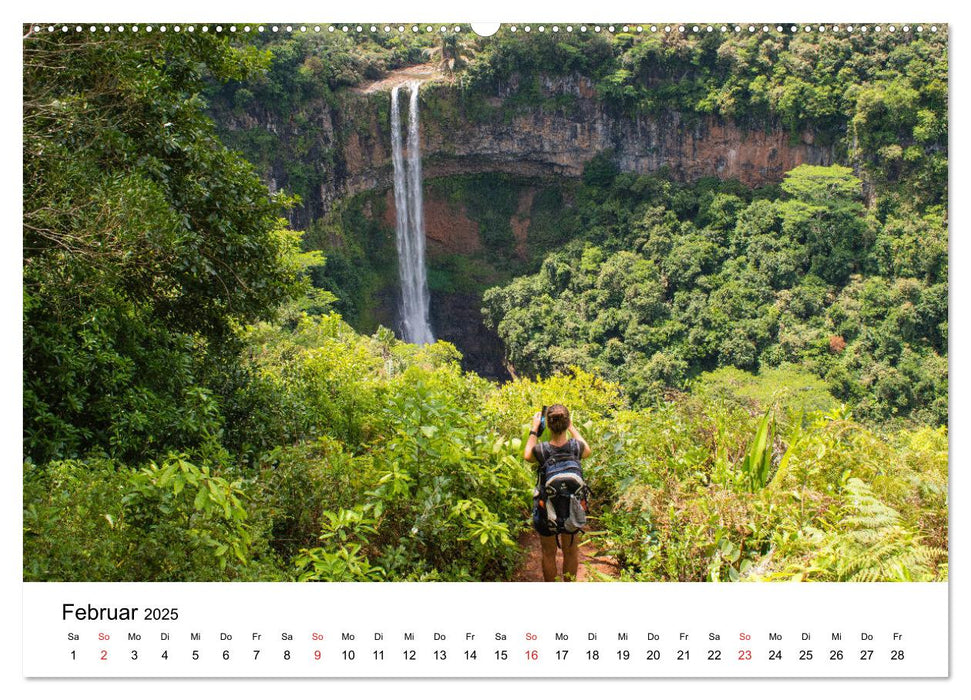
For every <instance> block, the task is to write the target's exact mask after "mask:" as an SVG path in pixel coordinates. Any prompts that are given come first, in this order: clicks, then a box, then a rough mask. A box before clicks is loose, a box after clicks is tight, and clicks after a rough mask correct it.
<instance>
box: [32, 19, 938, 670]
mask: <svg viewBox="0 0 971 700" xmlns="http://www.w3.org/2000/svg"><path fill="white" fill-rule="evenodd" d="M346 9H347V8H345V10H346ZM43 14H44V13H42V12H41V13H39V15H43ZM262 14H263V15H264V18H265V19H268V20H273V19H287V18H288V17H286V16H284V15H287V13H285V12H284V13H283V14H281V15H279V16H278V17H274V15H277V14H278V12H277V11H276V10H274V9H273V8H263V10H262ZM326 14H327V11H326V9H322V10H319V11H316V12H312V13H309V14H308V16H307V17H305V19H312V20H317V21H307V22H297V21H286V22H279V21H266V22H261V21H253V22H230V21H226V22H205V21H183V22H176V21H150V19H149V20H144V21H138V22H119V21H109V19H108V18H107V17H105V18H99V17H97V16H96V15H94V14H91V13H86V12H83V11H80V12H76V13H75V15H76V19H77V17H79V16H85V15H90V16H88V17H87V19H88V20H90V21H84V22H79V21H72V22H67V23H65V22H50V21H43V22H41V21H31V19H30V18H28V19H27V20H26V21H25V23H24V24H23V26H22V61H23V73H22V89H23V102H22V107H23V110H22V111H23V183H24V186H23V225H22V231H23V235H22V254H23V260H22V283H23V295H22V306H23V308H22V317H23V357H22V364H23V382H22V396H23V424H22V427H23V434H22V449H23V467H22V502H23V540H22V544H23V570H22V579H23V583H22V599H23V633H22V634H23V636H22V643H23V669H22V673H23V676H24V677H25V678H28V679H36V681H31V682H41V680H40V679H51V678H73V679H82V678H83V679H92V678H101V679H118V678H127V679H159V678H182V679H186V678H223V679H227V678H305V679H336V678H350V679H363V678H394V679H411V678H456V679H460V678H464V679H472V678H475V679H486V678H489V679H492V678H532V679H554V678H555V679H563V678H577V679H581V678H626V679H658V678H671V679H687V678H722V679H738V678H779V679H785V678H790V679H791V678H800V679H807V678H813V679H815V678H830V679H832V678H867V679H891V678H925V679H941V678H947V677H948V676H949V675H950V672H951V665H950V661H949V655H950V648H949V635H950V634H951V629H950V624H949V587H948V586H949V584H948V580H949V577H948V570H949V427H948V426H949V410H948V407H949V391H948V380H949V365H948V320H949V285H948V263H949V244H948V241H949V238H948V230H949V210H948V201H949V200H948V175H949V169H948V157H949V130H948V122H949V119H948V114H949V111H948V110H949V88H948V85H949V69H948V59H949V31H950V29H949V25H948V24H947V23H946V22H931V21H917V20H920V19H926V18H927V17H926V14H927V13H926V12H922V11H921V9H920V8H919V7H915V8H912V10H911V11H909V12H904V13H902V14H901V15H898V16H895V17H893V18H891V19H893V20H901V21H889V20H887V21H879V22H846V21H842V20H840V21H828V22H823V21H814V22H811V23H807V22H798V23H793V22H778V21H755V20H757V19H760V18H759V17H755V16H752V15H751V13H739V16H738V18H737V19H740V20H741V19H744V20H745V21H744V22H741V21H739V22H729V21H717V22H715V21H711V22H702V21H661V18H658V19H657V20H656V21H633V20H651V19H652V17H651V14H652V13H651V8H650V7H644V8H641V9H636V11H632V10H631V9H630V8H625V9H624V11H623V12H618V13H617V14H616V16H612V17H608V18H607V21H602V20H601V21H589V22H586V21H563V20H557V19H556V18H555V17H554V16H553V15H552V13H551V14H550V16H548V18H547V19H548V21H534V19H530V21H508V22H482V23H479V22H472V23H469V22H461V21H453V20H451V19H450V14H449V13H443V16H442V17H440V18H439V19H440V20H448V21H429V20H428V18H426V17H424V16H420V15H419V16H415V17H413V20H414V21H409V22H404V21H394V22H392V21H377V20H374V19H372V17H371V15H369V14H368V13H367V12H362V14H361V16H360V17H359V18H354V17H351V18H350V19H352V20H357V21H347V20H346V16H345V15H341V16H340V17H337V18H332V21H322V20H324V19H327V18H326V17H325V15H326ZM593 14H595V15H597V16H598V17H602V15H603V13H601V12H597V13H593ZM724 14H725V13H724V12H722V13H721V14H720V15H717V16H722V17H723V16H724ZM789 14H790V15H791V14H792V13H789ZM405 15H406V13H404V12H403V10H402V11H396V12H393V13H390V14H389V15H387V16H386V18H385V19H386V20H390V19H395V18H397V19H403V18H406V16H405ZM715 17H716V15H713V16H712V19H714V18H715ZM41 18H43V17H41V16H38V17H37V18H36V19H41ZM226 18H227V19H231V18H232V17H231V14H230V15H227V16H226ZM863 18H864V19H865V17H863ZM938 18H940V17H938ZM48 19H49V18H48ZM289 19H300V17H298V16H295V15H290V16H289ZM761 19H763V20H771V19H773V17H772V16H770V15H769V14H766V15H764V16H763V17H761ZM774 19H775V20H778V19H779V17H778V16H776V17H775V18H774ZM835 19H838V17H834V20H835ZM881 19H884V20H886V18H881ZM932 19H933V18H932ZM338 20H340V21H338ZM419 20H420V21H419ZM903 20H912V21H903Z"/></svg>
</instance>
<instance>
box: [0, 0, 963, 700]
mask: <svg viewBox="0 0 971 700" xmlns="http://www.w3.org/2000/svg"><path fill="white" fill-rule="evenodd" d="M282 7H283V8H285V9H284V10H283V11H281V8H280V7H277V8H274V9H273V12H272V13H269V12H268V10H269V9H270V8H268V7H267V6H266V5H265V3H258V2H253V1H252V0H240V1H238V2H233V3H225V4H222V5H215V6H214V5H212V4H209V5H207V6H205V7H204V6H203V5H202V4H201V3H198V2H197V1H196V2H191V1H188V0H174V1H172V2H165V3H164V5H161V6H152V5H143V6H130V5H128V4H127V3H116V2H109V3H104V2H87V3H84V4H83V5H80V6H79V5H78V3H76V2H66V1H64V0H53V1H52V2H46V3H42V4H35V5H29V4H21V5H19V6H18V7H16V8H15V12H16V13H17V17H16V18H14V17H7V16H6V15H7V13H8V12H9V11H8V10H4V16H5V20H6V21H5V22H4V23H3V24H2V25H0V26H2V27H3V29H4V32H5V33H4V43H3V48H2V50H3V51H4V56H3V57H4V59H5V60H4V61H3V63H2V64H0V65H2V66H3V68H2V70H0V73H2V75H3V83H2V85H3V87H4V88H5V92H6V94H8V95H15V94H18V92H19V91H20V89H21V84H20V76H19V73H18V71H17V67H18V66H19V64H20V37H19V32H20V25H21V23H23V22H28V21H37V20H38V14H40V15H41V16H43V17H44V18H50V19H51V20H53V21H59V20H62V19H69V18H70V19H82V18H84V17H91V18H95V17H97V18H99V19H100V18H102V17H112V18H117V19H119V20H124V21H139V20H141V21H146V20H153V21H159V20H161V19H164V20H165V21H171V20H173V19H177V20H179V21H186V20H187V19H188V20H197V21H213V20H221V21H225V20H226V19H234V20H235V19H239V20H244V21H245V20H249V21H266V20H267V19H268V14H273V15H274V16H276V15H278V14H280V15H285V16H286V17H288V18H292V19H299V18H318V17H320V18H322V19H326V20H328V21H341V20H342V19H344V20H359V19H363V20H368V19H373V20H375V21H382V20H383V19H385V18H394V19H395V20H402V21H406V20H407V21H426V20H427V21H461V22H468V21H488V20H493V21H495V20H500V19H501V20H502V21H504V22H522V21H596V20H603V21H616V20H618V19H621V18H640V17H643V18H644V19H645V20H647V21H667V20H670V21H679V20H690V19H692V18H696V19H697V20H699V21H719V20H720V21H747V20H749V19H751V20H763V19H765V18H767V17H771V18H773V20H777V19H785V20H788V21H797V22H802V21H826V22H840V21H846V22H857V23H859V22H860V21H861V20H868V21H900V20H906V21H914V20H915V19H918V20H924V19H926V20H927V21H948V23H949V24H950V27H949V32H950V36H951V44H952V51H951V56H952V64H951V69H952V78H951V90H950V104H951V119H950V122H951V124H952V128H951V131H950V133H951V140H952V142H951V149H950V151H951V158H950V163H949V167H950V178H951V192H953V193H957V192H959V189H958V187H959V186H967V185H968V184H969V180H968V177H967V169H966V168H965V163H967V162H968V158H969V156H971V152H969V149H968V147H967V146H966V142H965V141H964V139H962V136H961V134H960V133H959V130H958V129H957V128H956V126H957V122H956V121H955V119H954V115H955V114H961V115H967V114H969V113H971V109H969V105H968V99H967V96H966V90H961V88H960V85H959V83H958V81H957V80H956V79H955V78H954V77H953V76H954V75H961V76H965V81H966V76H968V75H969V74H971V71H969V67H971V66H969V64H968V59H967V56H968V55H969V54H971V41H969V40H968V39H967V37H968V36H971V23H968V22H966V21H965V17H966V14H964V13H961V14H957V13H958V11H957V10H955V9H954V8H953V6H951V5H950V4H949V3H947V2H941V1H940V0H930V1H927V0H925V1H923V2H899V1H885V2H881V3H879V5H877V6H875V7H866V8H860V7H858V6H857V5H855V4H852V3H847V2H845V1H837V0H813V1H812V2H809V3H806V4H805V6H803V7H799V6H795V5H792V4H790V5H787V6H780V4H779V3H777V2H764V1H763V2H756V3H753V2H746V3H744V4H742V3H734V4H733V3H725V2H716V1H715V0H704V1H703V2H695V3H692V4H691V6H690V7H689V6H686V5H682V4H669V5H663V6H662V5H657V6H654V4H653V3H648V2H644V1H642V2H632V1H630V0H618V1H613V2H610V3H589V6H585V5H584V4H582V3H576V4H573V5H571V6H565V5H564V4H563V3H562V2H559V3H556V2H548V3H532V4H527V3H523V2H521V0H489V1H488V2H479V3H475V4H472V5H470V6H460V5H458V4H457V3H455V2H446V1H445V0H432V1H426V2H423V3H422V4H421V5H420V6H411V7H409V6H406V5H403V4H401V3H400V2H398V3H391V2H389V1H388V0H378V1H377V2H370V3H367V4H366V5H365V4H359V5H357V6H354V5H351V6H349V5H346V4H345V5H341V4H335V5H334V6H330V7H328V6H327V5H326V4H321V3H319V2H318V3H311V2H306V1H305V0H301V1H300V2H290V3H286V5H285V6H282ZM11 14H12V13H11ZM780 15H783V16H782V17H780ZM14 32H16V33H17V35H16V36H15V35H14ZM2 119H3V121H2V128H3V135H4V137H5V138H4V139H3V141H2V143H3V148H4V154H3V155H5V156H6V157H5V158H4V159H3V163H5V168H6V174H7V177H5V178H4V180H3V183H4V185H5V187H4V191H3V195H2V196H3V198H4V204H5V205H6V206H5V207H4V209H3V211H4V212H5V213H6V214H7V222H8V224H9V226H8V230H7V235H5V236H4V238H3V240H4V243H3V244H2V245H4V246H7V247H8V250H7V251H5V252H7V255H4V256H3V258H2V259H3V260H4V261H5V262H6V265H7V266H8V269H6V270H4V272H5V273H6V274H4V275H2V276H0V280H2V281H0V284H2V285H4V286H3V291H4V292H6V293H5V294H3V295H2V297H0V298H3V299H4V300H6V302H7V303H6V304H4V306H3V308H4V316H3V322H4V324H3V328H5V329H7V330H6V332H5V333H4V334H3V336H2V337H3V343H2V345H0V348H2V349H0V358H2V362H3V367H4V370H5V371H4V372H3V374H2V381H3V385H0V390H5V391H3V394H2V395H4V396H7V397H16V398H17V400H16V401H9V402H8V403H6V404H5V405H4V408H3V418H5V419H6V420H4V421H2V423H0V425H2V428H0V430H2V431H3V432H2V434H3V437H4V439H3V443H2V444H3V447H4V448H5V449H6V450H8V451H9V452H11V453H15V452H16V451H17V450H19V449H20V444H21V435H22V430H21V423H20V419H21V411H20V406H19V405H16V404H18V403H19V397H20V396H21V388H22V387H21V376H20V367H19V357H20V347H21V345H20V339H19V338H17V337H16V336H17V333H16V332H15V330H13V329H19V327H20V319H21V310H20V308H19V303H17V302H19V299H20V286H19V283H18V275H19V268H18V267H17V266H18V265H19V260H18V256H17V255H16V252H17V250H18V249H19V246H18V244H17V242H16V241H15V238H14V236H13V235H12V234H13V232H14V231H16V230H18V228H19V227H18V224H17V222H15V220H14V217H16V216H18V213H17V211H16V210H17V204H18V202H19V197H18V192H19V187H18V183H19V182H20V176H19V175H17V172H19V168H18V166H19V164H20V163H21V159H22V153H21V147H20V146H21V144H20V140H19V139H17V138H14V137H13V136H14V135H15V134H19V133H20V132H19V127H18V126H17V125H18V124H19V121H20V108H19V106H18V105H17V104H16V101H15V100H13V99H9V100H7V101H5V104H4V106H3V108H2ZM15 168H17V170H16V171H15ZM961 205H962V201H961V199H960V197H959V196H955V197H952V201H951V203H950V207H949V217H950V222H951V226H950V230H951V232H952V233H951V237H950V241H951V251H950V261H949V262H950V267H951V268H952V269H953V268H954V266H955V264H956V263H960V264H961V265H962V271H963V268H964V267H967V265H969V264H971V260H969V257H968V252H967V245H968V244H967V243H964V242H963V241H961V240H960V239H959V237H958V236H957V235H955V233H954V232H955V231H959V230H960V226H959V224H956V223H955V222H956V221H959V222H964V221H968V220H971V218H969V217H968V215H967V214H966V212H965V211H964V209H963V207H962V206H961ZM964 277H966V276H964ZM950 291H951V301H950V310H951V312H952V315H953V318H952V320H951V327H950V338H951V344H952V349H951V352H950V353H949V357H951V358H955V357H957V356H956V355H955V353H954V348H957V347H961V348H966V347H968V345H969V343H968V334H967V328H968V323H967V321H968V319H967V315H966V314H967V312H966V311H965V310H964V308H962V307H963V305H964V304H965V303H967V302H968V301H969V300H971V292H969V288H968V286H967V283H965V282H964V281H963V279H962V276H961V275H956V276H955V277H954V279H952V280H951V286H950ZM955 321H957V322H955ZM12 331H13V332H12ZM965 354H967V353H965ZM961 359H963V358H961ZM960 365H961V363H954V364H953V372H952V375H951V388H950V400H951V416H952V425H951V435H952V441H951V447H950V454H951V456H952V457H951V463H952V464H957V465H958V466H957V467H956V468H952V470H951V494H952V498H951V533H950V536H951V540H952V541H954V542H961V541H963V539H962V537H961V536H962V535H966V534H967V529H968V528H967V523H968V517H967V516H966V515H964V514H963V513H962V512H961V510H960V509H959V507H958V506H957V505H956V504H955V500H954V496H955V495H956V494H957V492H958V490H959V488H960V490H961V492H962V494H965V495H966V494H967V488H966V485H965V483H964V481H963V478H964V477H962V475H961V471H962V470H961V468H960V467H961V464H960V463H959V458H961V457H967V456H969V454H971V451H969V449H968V448H967V446H966V445H965V443H964V439H965V438H964V435H963V434H967V431H966V430H963V429H962V428H963V427H964V423H966V416H967V406H968V404H967V399H966V398H965V397H966V396H967V389H968V381H967V379H966V377H967V372H966V371H962V368H961V366H960ZM958 420H961V423H960V424H958V422H957V421H958ZM19 460H20V457H19V456H18V457H17V458H16V459H14V460H10V463H9V464H8V465H7V472H8V473H7V474H6V478H7V479H9V482H8V483H7V484H5V486H6V488H4V489H3V491H2V492H3V493H4V494H5V496H6V497H5V499H4V504H3V505H4V506H5V507H4V508H2V517H3V519H4V525H5V528H6V529H5V533H6V534H7V535H8V536H7V537H4V538H2V543H3V544H2V549H0V552H2V555H3V558H2V570H3V572H4V577H3V591H4V593H7V595H5V596H4V597H3V599H4V600H5V601H7V609H6V610H5V614H4V617H3V619H4V620H5V621H7V622H8V624H6V625H4V627H3V628H4V630H5V631H6V635H5V637H4V643H3V645H2V649H3V668H4V676H3V680H4V681H5V684H4V685H5V686H7V687H11V688H12V689H13V690H15V691H19V692H20V693H21V694H25V695H26V694H29V695H30V696H31V697H57V698H63V697H64V696H65V693H67V692H70V691H73V690H82V691H83V692H85V693H91V694H97V696H98V697H131V696H132V695H135V694H137V696H138V697H139V698H156V697H158V698H163V697H164V698H170V696H171V695H172V694H173V693H186V692H187V691H189V692H190V693H191V694H192V695H193V696H194V695H195V694H196V693H210V692H218V693H225V692H227V691H228V692H230V693H232V694H233V697H234V700H235V698H245V697H254V698H255V697H259V698H264V697H266V695H267V694H268V693H270V692H274V691H276V692H279V691H280V690H283V691H284V692H292V693H293V694H297V693H304V692H306V691H307V690H314V689H315V687H314V686H312V685H310V684H311V683H314V681H302V680H301V681H280V680H274V681H253V680H221V681H207V680H191V681H171V682H162V683H159V682H152V683H145V682H141V681H127V680H115V681H104V680H93V681H83V682H68V681H32V682H27V681H25V680H24V679H23V678H22V676H21V675H20V674H21V663H20V661H21V655H20V653H19V651H18V650H19V648H20V639H21V635H20V634H19V632H20V630H19V629H18V625H17V624H16V622H17V621H19V618H20V615H19V614H18V613H17V611H16V607H17V602H18V601H19V600H20V595H19V593H20V589H21V587H22V584H21V577H22V567H21V556H22V551H21V544H20V541H19V537H17V536H15V535H14V533H15V532H18V533H19V531H20V530H19V528H20V526H21V517H20V513H21V500H22V490H21V488H20V471H21V470H20V467H19ZM962 571H963V569H962V562H961V561H960V560H958V562H957V563H955V562H954V561H953V560H952V561H951V564H950V578H951V585H950V598H951V629H952V630H953V631H952V633H951V640H950V641H951V645H950V648H951V660H952V664H951V669H952V680H951V681H950V682H947V683H943V682H934V681H900V680H893V681H876V680H867V681H862V680H855V681H851V680H845V681H844V680H841V681H813V682H809V683H806V682H799V683H792V682H789V681H785V680H748V681H745V680H735V681H731V682H729V683H725V682H723V681H717V680H700V679H699V680H691V681H686V680H673V681H651V685H650V686H644V685H643V684H642V683H641V682H639V681H594V680H580V681H576V680H573V681H569V685H570V686H572V684H575V683H577V682H579V683H581V685H580V686H579V687H577V691H578V692H582V693H588V692H590V690H592V689H594V687H596V688H597V689H603V690H606V691H607V692H610V693H617V694H620V693H626V692H632V691H633V692H643V691H645V690H647V691H648V692H651V693H664V692H670V691H674V692H675V693H678V692H684V691H685V690H686V688H685V687H684V683H689V684H691V688H692V690H697V691H700V692H714V693H717V694H718V696H719V698H723V697H726V696H727V697H746V698H747V697H751V695H752V694H753V692H754V693H758V694H760V695H765V694H769V693H784V694H785V697H786V698H787V699H788V698H801V697H806V698H809V697H812V698H816V697H818V695H819V694H820V692H824V693H833V692H834V691H835V692H836V693H837V694H838V696H840V695H842V694H844V693H860V692H865V693H867V694H873V693H878V694H879V695H880V697H881V698H883V697H907V698H912V697H913V696H914V695H916V694H919V693H921V692H930V693H935V694H940V695H941V696H949V695H952V694H953V693H954V692H955V689H956V687H957V683H956V681H957V680H958V679H964V680H967V678H968V677H969V676H971V671H968V670H966V668H964V667H962V665H961V662H960V661H958V663H957V664H955V663H953V662H954V661H955V660H961V659H967V658H971V644H969V643H968V641H967V638H966V634H967V633H968V630H969V629H971V628H969V626H968V625H967V624H966V623H967V621H968V614H967V612H966V610H967V609H968V605H967V604H966V603H964V602H963V600H964V596H962V595H959V594H958V592H959V590H960V591H963V592H964V593H965V594H967V593H968V591H967V587H966V586H964V585H963V584H962V583H961V582H962V578H961V572H962ZM227 585H233V584H227ZM607 585H609V584H607ZM960 632H964V633H965V635H962V634H961V633H960ZM551 683H552V684H553V685H552V686H551V685H550V684H551ZM819 683H822V684H823V685H821V686H820V685H818V684H819ZM591 684H594V685H591ZM708 684H711V685H708ZM566 686H567V683H556V682H554V681H501V680H500V681H495V682H489V683H481V682H480V683H468V682H465V681H461V680H457V681H455V680H436V681H373V682H369V683H368V684H367V690H369V691H378V692H394V693H395V694H398V693H399V692H401V691H404V692H407V693H409V694H413V693H418V692H421V693H422V694H423V695H424V696H426V697H438V696H441V697H446V696H448V697H454V696H455V694H456V693H460V694H461V695H462V696H466V697H467V696H469V695H470V693H471V695H472V697H479V696H482V697H486V696H489V697H492V696H494V695H495V694H496V693H497V692H499V693H503V692H507V691H508V690H513V689H515V690H517V691H519V690H523V691H526V692H534V691H535V692H542V693H544V694H546V693H549V692H564V691H565V690H566V689H567V687H566ZM316 689H317V690H318V692H319V691H320V690H323V691H324V692H328V693H334V692H337V693H339V692H341V691H350V692H355V691H360V690H362V689H364V688H363V686H362V681H342V680H329V681H326V685H325V686H317V687H316Z"/></svg>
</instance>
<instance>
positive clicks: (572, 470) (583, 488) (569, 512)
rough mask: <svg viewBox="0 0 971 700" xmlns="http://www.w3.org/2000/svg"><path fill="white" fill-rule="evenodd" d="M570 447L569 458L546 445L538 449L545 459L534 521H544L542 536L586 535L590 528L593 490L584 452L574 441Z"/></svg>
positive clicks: (535, 495)
mask: <svg viewBox="0 0 971 700" xmlns="http://www.w3.org/2000/svg"><path fill="white" fill-rule="evenodd" d="M567 445H568V446H569V448H570V449H569V451H568V453H567V454H564V453H563V452H559V453H557V452H554V451H553V450H551V449H549V447H551V446H548V445H547V444H542V445H538V446H537V447H538V448H539V452H540V456H541V457H545V460H544V461H543V463H542V465H541V466H540V468H539V474H538V480H537V484H536V490H535V491H534V500H535V504H536V508H535V509H534V517H535V518H536V519H537V520H539V521H541V522H540V523H539V524H540V526H541V527H540V528H539V529H540V532H541V534H542V532H543V531H544V530H545V531H546V532H550V533H551V534H555V535H559V534H560V533H566V534H569V535H573V534H576V533H577V532H583V528H584V527H586V525H587V498H589V496H590V489H589V487H588V486H587V484H586V482H585V481H584V480H583V469H582V468H581V466H580V455H581V454H582V450H583V448H582V447H581V446H580V444H579V443H578V442H577V441H576V440H574V439H573V438H571V439H570V441H569V442H568V443H567ZM544 521H545V522H544Z"/></svg>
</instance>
